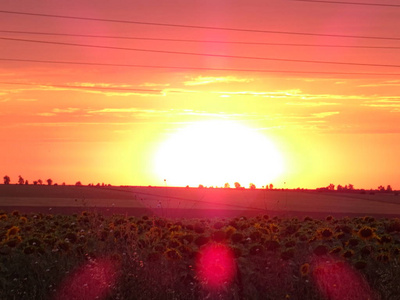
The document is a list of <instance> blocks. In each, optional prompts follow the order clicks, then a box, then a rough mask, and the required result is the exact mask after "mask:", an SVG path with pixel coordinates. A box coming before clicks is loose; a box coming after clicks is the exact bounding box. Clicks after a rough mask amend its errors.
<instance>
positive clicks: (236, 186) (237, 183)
mask: <svg viewBox="0 0 400 300" xmlns="http://www.w3.org/2000/svg"><path fill="white" fill-rule="evenodd" d="M235 189H240V183H239V182H237V181H236V182H235Z"/></svg>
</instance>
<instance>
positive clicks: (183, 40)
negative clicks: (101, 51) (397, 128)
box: [0, 30, 400, 49]
mask: <svg viewBox="0 0 400 300" xmlns="http://www.w3.org/2000/svg"><path fill="white" fill-rule="evenodd" d="M0 33H12V34H14V33H16V34H29V35H47V36H65V37H85V38H105V39H121V40H144V41H161V42H184V43H216V44H217V43H218V44H237V45H257V46H292V47H327V48H356V49H400V46H363V45H333V44H305V43H302V44H300V43H270V42H244V41H219V40H193V39H172V38H149V37H133V36H113V35H95V34H74V33H54V32H37V31H17V30H0Z"/></svg>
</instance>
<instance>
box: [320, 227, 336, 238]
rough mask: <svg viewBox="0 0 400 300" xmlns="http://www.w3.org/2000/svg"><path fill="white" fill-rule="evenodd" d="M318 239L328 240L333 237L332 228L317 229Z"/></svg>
mask: <svg viewBox="0 0 400 300" xmlns="http://www.w3.org/2000/svg"><path fill="white" fill-rule="evenodd" d="M317 235H318V239H320V240H330V239H331V238H332V237H333V231H332V229H330V228H328V227H326V228H321V229H319V230H317Z"/></svg>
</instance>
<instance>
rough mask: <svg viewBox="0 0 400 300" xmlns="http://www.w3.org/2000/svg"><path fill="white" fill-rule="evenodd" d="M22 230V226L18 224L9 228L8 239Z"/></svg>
mask: <svg viewBox="0 0 400 300" xmlns="http://www.w3.org/2000/svg"><path fill="white" fill-rule="evenodd" d="M19 231H20V228H19V227H18V226H12V227H11V228H9V229H8V230H7V233H6V235H7V239H10V238H11V237H13V236H15V235H17V233H18V232H19Z"/></svg>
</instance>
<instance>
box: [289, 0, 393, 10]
mask: <svg viewBox="0 0 400 300" xmlns="http://www.w3.org/2000/svg"><path fill="white" fill-rule="evenodd" d="M291 1H297V2H315V3H325V4H345V5H361V6H382V7H397V8H400V5H399V4H387V3H372V2H348V1H323V0H291Z"/></svg>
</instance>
